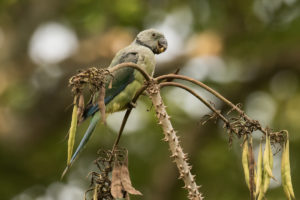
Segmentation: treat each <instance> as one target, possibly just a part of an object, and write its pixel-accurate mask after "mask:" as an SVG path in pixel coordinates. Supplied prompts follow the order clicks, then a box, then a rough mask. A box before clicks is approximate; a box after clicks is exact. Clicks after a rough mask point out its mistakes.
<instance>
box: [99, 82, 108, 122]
mask: <svg viewBox="0 0 300 200" xmlns="http://www.w3.org/2000/svg"><path fill="white" fill-rule="evenodd" d="M104 98H105V85H104V84H102V85H101V87H100V91H99V100H98V105H99V110H100V113H101V118H102V122H103V123H104V124H106V116H105V102H104Z"/></svg>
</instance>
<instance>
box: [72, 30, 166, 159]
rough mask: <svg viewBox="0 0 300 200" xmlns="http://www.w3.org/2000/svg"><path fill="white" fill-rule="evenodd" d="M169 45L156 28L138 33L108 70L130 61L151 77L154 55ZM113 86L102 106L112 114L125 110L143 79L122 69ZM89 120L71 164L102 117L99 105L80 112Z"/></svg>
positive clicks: (134, 71) (117, 72) (140, 75)
mask: <svg viewBox="0 0 300 200" xmlns="http://www.w3.org/2000/svg"><path fill="white" fill-rule="evenodd" d="M167 46H168V43H167V40H166V38H165V36H164V35H163V34H162V33H160V32H159V31H157V30H155V29H148V30H144V31H142V32H140V33H139V34H138V35H137V36H136V38H135V40H134V41H133V42H132V43H131V44H130V45H129V46H127V47H125V48H124V49H122V50H120V51H119V52H118V53H117V54H116V55H115V57H114V58H113V60H112V62H111V64H110V66H109V68H111V67H114V66H116V65H117V64H120V63H125V62H132V63H135V64H137V65H139V66H140V67H141V68H142V69H144V70H145V71H146V72H147V73H148V74H149V75H150V76H153V73H154V69H155V57H154V54H160V53H162V52H164V51H165V50H166V49H167ZM113 77H114V78H113V79H112V85H111V86H112V87H109V86H108V84H107V85H106V92H105V99H104V102H105V105H106V113H108V114H109V113H113V112H117V111H121V110H124V109H126V108H127V105H128V104H129V103H130V102H131V100H132V98H133V97H134V95H135V94H136V92H137V91H138V90H139V89H140V88H141V87H142V85H143V84H144V77H143V76H142V74H141V73H140V72H138V71H137V70H135V69H133V68H122V69H120V70H117V71H115V72H114V74H113ZM89 117H92V119H91V121H90V124H89V127H88V129H87V130H86V132H85V134H84V136H83V138H82V140H81V141H80V144H79V145H78V147H77V149H76V151H75V153H74V154H73V156H72V158H71V161H70V165H71V164H72V163H73V162H74V160H75V159H76V157H77V155H78V153H79V152H80V151H81V150H82V149H83V147H84V146H85V144H86V143H87V141H88V140H89V138H90V136H91V134H92V133H93V131H94V129H95V127H96V125H97V123H98V121H99V120H100V118H101V114H100V111H99V107H98V104H95V105H93V104H90V105H88V106H87V107H86V109H85V110H84V113H83V119H84V120H85V119H87V118H89Z"/></svg>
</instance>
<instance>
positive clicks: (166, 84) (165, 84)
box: [159, 82, 237, 134]
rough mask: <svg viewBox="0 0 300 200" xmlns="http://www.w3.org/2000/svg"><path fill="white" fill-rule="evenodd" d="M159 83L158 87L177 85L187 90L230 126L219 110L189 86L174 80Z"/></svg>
mask: <svg viewBox="0 0 300 200" xmlns="http://www.w3.org/2000/svg"><path fill="white" fill-rule="evenodd" d="M159 85H160V88H163V87H165V86H174V87H179V88H182V89H184V90H186V91H188V92H189V93H191V94H192V95H194V96H195V97H196V98H197V99H199V100H200V101H201V102H202V103H203V104H205V105H206V106H207V107H208V108H209V109H210V110H211V111H213V112H214V113H216V115H218V117H220V119H221V120H222V121H223V122H224V123H225V124H226V126H230V123H229V121H228V120H227V119H226V118H225V117H224V116H223V115H222V114H221V113H220V111H218V110H217V109H215V108H214V107H213V106H212V105H211V104H210V103H208V102H207V101H206V100H205V99H203V98H202V97H201V96H199V95H198V94H197V93H196V92H194V91H193V90H192V89H190V88H188V87H186V86H185V85H182V84H180V83H176V82H163V83H160V84H159ZM236 134H237V133H236Z"/></svg>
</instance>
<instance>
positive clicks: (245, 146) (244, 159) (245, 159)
mask: <svg viewBox="0 0 300 200" xmlns="http://www.w3.org/2000/svg"><path fill="white" fill-rule="evenodd" d="M245 137H247V136H245ZM242 164H243V169H244V175H245V181H246V184H247V186H248V188H250V184H249V165H248V139H245V140H244V144H243V152H242Z"/></svg>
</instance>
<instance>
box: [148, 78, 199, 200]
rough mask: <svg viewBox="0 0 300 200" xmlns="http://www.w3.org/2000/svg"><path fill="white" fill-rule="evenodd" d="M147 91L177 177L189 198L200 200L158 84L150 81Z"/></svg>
mask: <svg viewBox="0 0 300 200" xmlns="http://www.w3.org/2000/svg"><path fill="white" fill-rule="evenodd" d="M147 92H148V95H149V96H150V98H151V100H152V102H153V105H154V107H155V110H156V116H157V118H158V120H159V124H160V125H161V127H162V128H163V131H164V134H165V137H164V141H166V142H168V143H169V147H170V150H171V152H172V156H171V157H172V158H174V162H175V163H176V165H177V168H178V170H179V174H180V176H179V178H180V179H182V180H183V181H184V183H185V186H184V188H186V189H187V190H188V198H189V199H191V200H202V199H203V197H202V196H201V193H200V192H199V190H198V189H199V186H197V184H196V182H195V179H194V178H195V176H194V175H192V173H191V171H190V170H191V168H192V167H191V166H189V164H188V163H187V155H186V154H184V153H183V150H182V147H181V146H180V144H179V139H178V137H177V136H176V132H175V130H174V128H173V126H172V124H171V121H170V117H169V115H168V113H167V112H166V109H165V108H166V107H165V105H164V103H163V100H162V98H161V96H160V92H159V86H158V84H157V83H154V82H152V84H151V85H150V86H149V88H148V89H147Z"/></svg>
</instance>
